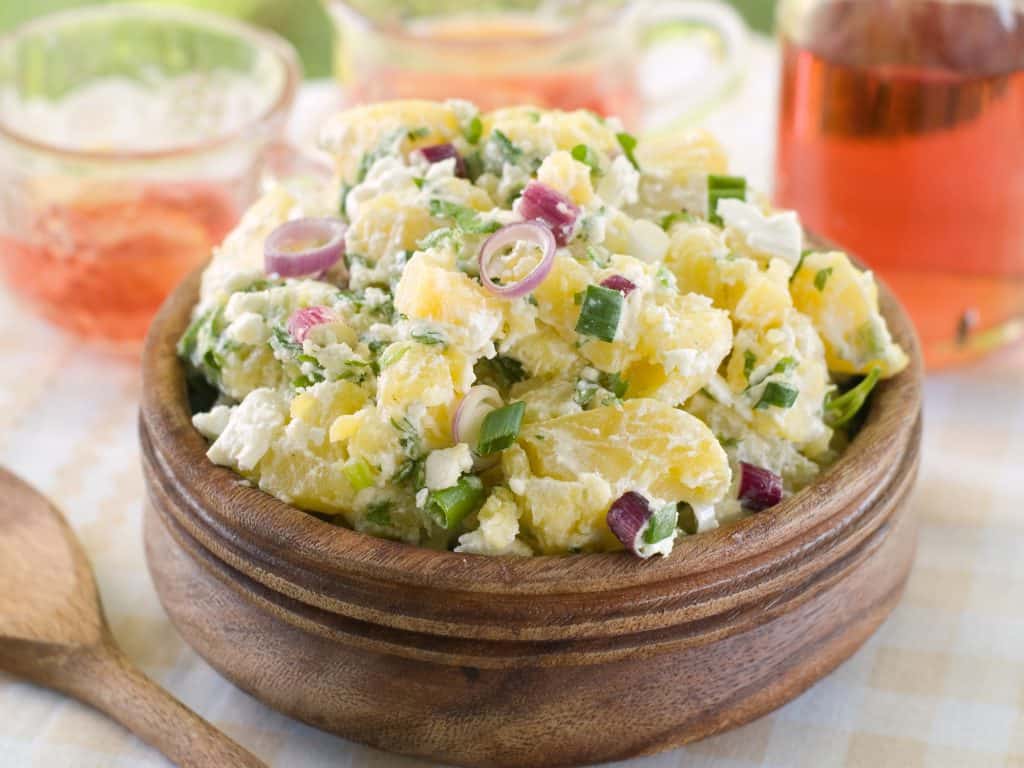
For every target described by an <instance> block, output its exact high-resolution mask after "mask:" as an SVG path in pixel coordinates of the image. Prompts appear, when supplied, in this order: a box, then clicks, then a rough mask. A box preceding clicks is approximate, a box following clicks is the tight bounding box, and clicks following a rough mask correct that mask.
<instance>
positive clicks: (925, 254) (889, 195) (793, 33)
mask: <svg viewBox="0 0 1024 768" xmlns="http://www.w3.org/2000/svg"><path fill="white" fill-rule="evenodd" d="M778 22H779V30H780V35H781V40H782V92H781V102H780V114H779V133H778V153H777V164H776V186H775V195H776V199H777V202H778V203H779V204H780V205H781V206H783V207H787V208H796V209H797V210H798V211H799V212H800V215H801V217H802V219H803V221H804V223H805V224H806V225H807V226H808V227H809V228H811V229H812V230H815V231H816V232H818V233H820V234H822V235H824V236H826V237H827V238H829V239H831V240H833V241H835V242H837V243H839V244H840V245H842V246H843V247H846V248H849V249H850V250H851V251H852V252H853V253H856V254H857V255H858V256H861V257H862V258H864V259H865V261H866V262H867V263H868V264H869V265H870V266H871V267H873V268H874V269H875V270H877V271H878V272H879V273H880V274H881V276H882V278H883V279H884V280H885V281H886V282H887V283H888V284H889V285H890V286H891V287H892V288H893V289H894V290H895V291H896V293H897V294H898V295H899V297H900V298H901V299H902V301H903V302H904V304H905V305H906V306H907V308H908V309H909V310H910V313H911V315H912V316H913V318H914V321H915V323H916V325H917V329H918V332H919V334H920V336H921V340H922V342H923V344H924V348H925V356H926V360H927V363H928V364H929V366H931V367H939V366H943V365H949V364H953V363H957V362H960V361H965V360H967V359H970V358H972V357H975V356H977V355H979V354H980V353H982V352H985V351H988V350H990V349H992V348H994V347H998V346H1001V345H1003V344H1006V343H1008V342H1010V341H1012V340H1014V339H1017V338H1019V337H1021V336H1022V335H1024V322H1022V319H1021V317H1022V314H1024V3H1022V2H1020V0H1018V1H1017V2H1014V1H1013V0H991V2H984V0H973V1H972V2H956V1H952V2H951V1H950V0H941V1H940V0H782V2H781V4H780V6H779V10H778Z"/></svg>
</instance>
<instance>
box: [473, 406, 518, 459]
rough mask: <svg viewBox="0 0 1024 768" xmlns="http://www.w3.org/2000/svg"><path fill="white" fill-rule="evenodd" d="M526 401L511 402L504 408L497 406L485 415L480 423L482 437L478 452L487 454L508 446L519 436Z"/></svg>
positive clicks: (481, 454)
mask: <svg viewBox="0 0 1024 768" xmlns="http://www.w3.org/2000/svg"><path fill="white" fill-rule="evenodd" d="M525 412H526V403H524V402H518V403H510V404H509V405H506V406H504V407H503V408H496V409H495V410H493V411H491V412H490V413H488V414H487V416H485V417H484V422H483V424H481V425H480V438H479V440H478V441H477V445H476V452H477V453H478V454H479V455H480V456H487V455H489V454H492V453H497V452H498V451H503V450H505V449H506V448H508V447H509V446H510V445H512V443H514V442H515V439H516V438H517V437H518V436H519V428H520V426H522V423H523V414H524V413H525Z"/></svg>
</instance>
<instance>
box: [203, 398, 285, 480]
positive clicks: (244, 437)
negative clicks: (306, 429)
mask: <svg viewBox="0 0 1024 768" xmlns="http://www.w3.org/2000/svg"><path fill="white" fill-rule="evenodd" d="M287 414H288V398H287V396H286V395H282V394H281V393H279V392H275V391H274V390H272V389H267V388H261V389H254V390H253V391H252V392H250V393H249V394H248V395H247V396H246V398H245V400H243V401H242V403H241V405H239V406H238V407H237V408H235V410H234V411H233V412H232V414H231V418H230V419H229V420H228V424H227V426H226V427H225V428H224V429H223V431H221V433H220V436H219V437H218V438H217V439H216V441H215V442H214V443H213V445H211V446H210V450H209V451H208V452H207V454H206V455H207V456H208V457H209V458H210V461H212V462H213V463H214V464H219V465H221V466H232V465H235V466H237V467H238V468H239V469H240V470H242V471H243V472H245V471H249V470H251V469H253V468H254V467H255V466H256V465H257V464H258V463H259V461H260V459H262V458H263V456H264V455H265V454H266V452H267V451H268V450H270V444H271V443H272V442H273V440H274V437H275V436H276V435H277V433H278V431H279V430H280V429H281V427H282V426H283V425H284V422H285V417H286V416H287Z"/></svg>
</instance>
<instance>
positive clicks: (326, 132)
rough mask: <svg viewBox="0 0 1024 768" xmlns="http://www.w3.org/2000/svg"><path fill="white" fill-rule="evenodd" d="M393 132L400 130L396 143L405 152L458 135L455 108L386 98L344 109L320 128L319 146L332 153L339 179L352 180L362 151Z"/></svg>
mask: <svg viewBox="0 0 1024 768" xmlns="http://www.w3.org/2000/svg"><path fill="white" fill-rule="evenodd" d="M410 132H412V135H411V136H410ZM396 134H401V135H400V136H399V139H398V143H399V145H400V147H401V149H402V151H403V152H405V153H408V152H411V151H412V150H414V149H416V148H418V147H425V146H430V145H431V144H443V143H444V142H450V141H452V140H453V139H454V138H456V137H457V136H459V135H461V134H460V130H459V120H458V117H457V115H456V113H455V110H454V109H453V108H452V107H451V106H450V105H449V104H447V103H440V102H434V101H417V100H406V101H386V102H382V103H379V104H368V105H366V106H363V107H355V108H352V109H347V110H345V111H344V112H340V113H338V114H337V115H335V116H333V117H332V118H330V119H329V120H328V121H327V122H326V123H325V124H324V126H323V128H322V130H321V132H320V147H321V148H322V149H324V150H325V151H327V152H329V153H331V154H332V155H334V158H335V163H336V164H337V168H338V172H339V173H340V175H341V178H342V180H343V181H345V182H346V183H348V184H353V183H354V182H355V181H356V175H357V173H358V170H359V165H360V162H361V161H362V158H363V155H365V154H366V153H368V152H373V151H375V150H377V149H378V148H380V146H381V144H382V143H384V142H386V141H387V140H388V139H389V138H390V137H393V136H396Z"/></svg>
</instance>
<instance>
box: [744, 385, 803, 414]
mask: <svg viewBox="0 0 1024 768" xmlns="http://www.w3.org/2000/svg"><path fill="white" fill-rule="evenodd" d="M799 394H800V390H798V389H794V388H793V387H790V386H788V385H786V384H780V383H779V382H777V381H769V382H768V383H767V384H765V385H764V391H763V392H762V393H761V399H760V400H758V401H757V405H755V406H754V408H755V409H757V410H759V411H763V410H765V409H767V408H770V407H772V406H775V407H776V408H791V407H792V406H793V403H795V402H796V398H797V395H799Z"/></svg>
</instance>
